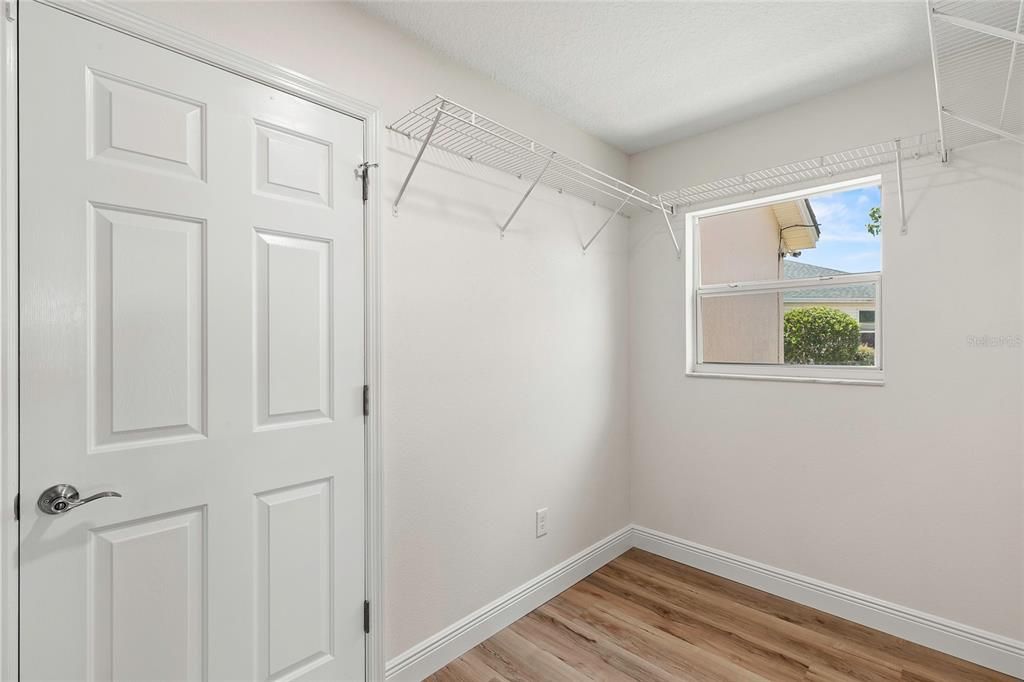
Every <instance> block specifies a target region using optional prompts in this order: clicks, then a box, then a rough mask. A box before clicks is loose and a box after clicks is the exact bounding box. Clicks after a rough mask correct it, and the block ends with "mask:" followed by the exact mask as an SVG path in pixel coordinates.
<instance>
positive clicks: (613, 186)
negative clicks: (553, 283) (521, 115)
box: [387, 95, 678, 253]
mask: <svg viewBox="0 0 1024 682" xmlns="http://www.w3.org/2000/svg"><path fill="white" fill-rule="evenodd" d="M387 128H388V130H391V131H394V132H396V133H399V134H401V135H405V136H406V137H408V138H409V139H411V140H416V141H417V142H419V143H420V149H419V152H418V153H417V154H416V158H415V159H414V160H413V163H412V167H411V168H410V169H409V173H408V175H407V176H406V178H405V182H403V183H402V187H401V189H400V190H399V191H398V195H397V196H396V197H395V203H394V205H393V206H392V211H393V212H394V214H395V215H398V205H399V203H401V201H402V197H403V196H405V192H406V190H407V189H408V187H409V181H410V180H411V179H412V176H413V173H415V171H416V167H417V166H418V165H419V163H420V159H421V158H422V157H423V152H424V151H425V150H426V148H427V147H428V146H430V147H436V148H437V149H440V150H443V151H445V152H448V153H450V154H454V155H456V156H459V157H462V158H465V159H468V160H470V161H474V162H477V163H480V164H483V165H485V166H488V167H490V168H494V169H496V170H499V171H503V172H505V173H509V174H511V175H514V176H516V177H518V178H521V179H523V180H529V181H530V182H531V184H530V186H529V188H528V189H527V190H526V193H525V194H524V195H523V197H522V198H521V199H520V200H519V203H518V204H517V205H516V206H515V208H514V209H513V210H512V213H511V215H509V217H508V219H507V220H506V221H505V222H504V223H503V224H501V225H499V226H498V228H499V231H500V234H501V235H502V236H504V235H505V230H507V229H508V226H509V225H510V224H511V223H512V220H513V219H514V218H515V217H516V214H518V213H519V209H520V208H522V206H523V204H524V203H525V202H526V200H527V199H528V198H529V197H530V194H532V193H533V190H534V189H535V188H536V187H537V185H538V184H542V185H545V186H547V187H551V188H552V189H555V190H557V191H558V192H559V193H563V192H564V193H565V194H571V195H572V196H575V197H577V198H579V199H583V200H584V201H588V202H590V203H591V204H593V205H595V206H602V207H604V208H607V209H608V210H610V211H611V212H612V213H611V215H609V216H608V219H607V220H605V222H604V224H602V225H601V227H600V228H598V230H597V231H596V232H595V233H594V234H593V236H591V237H590V239H589V240H587V242H586V243H585V244H583V245H582V246H583V252H584V253H586V251H587V249H588V248H589V247H590V245H591V244H593V243H594V240H595V239H597V237H598V236H599V235H600V234H601V232H602V231H604V228H605V227H607V226H608V224H609V223H610V222H611V221H612V218H614V217H615V216H616V215H619V214H622V215H624V216H626V217H627V218H628V217H631V216H632V215H633V211H632V209H637V208H638V209H640V210H643V211H647V212H653V211H659V212H662V213H664V214H666V215H667V214H668V213H671V212H672V207H671V205H669V204H666V203H665V202H663V201H661V199H660V198H659V197H657V196H655V195H653V194H650V193H648V192H645V191H643V190H641V189H639V188H637V187H634V186H633V185H630V184H629V183H627V182H624V181H622V180H619V179H618V178H615V177H613V176H611V175H608V174H607V173H603V172H601V171H599V170H597V169H596V168H593V167H591V166H588V165H587V164H585V163H583V162H581V161H577V160H576V159H573V158H570V157H568V156H565V155H564V154H561V153H559V152H557V151H555V150H554V149H552V148H551V147H548V146H547V145H544V144H541V143H540V142H537V141H536V140H533V139H531V138H529V137H527V136H525V135H523V134H522V133H519V132H517V131H515V130H512V129H511V128H508V127H506V126H504V125H502V124H500V123H498V122H496V121H494V120H493V119H490V118H488V117H486V116H483V115H482V114H480V113H478V112H476V111H473V110H472V109H470V108H468V107H465V106H462V105H461V104H458V103H456V102H453V101H452V100H450V99H448V98H447V97H442V96H441V95H436V96H435V97H434V98H433V99H431V100H429V101H427V102H426V103H424V104H422V105H420V106H419V107H417V108H415V109H413V110H411V111H410V112H409V113H407V114H406V115H405V116H403V117H401V118H400V119H398V120H397V121H395V122H394V123H392V124H391V125H389V126H387ZM673 239H674V236H673ZM677 251H678V249H677Z"/></svg>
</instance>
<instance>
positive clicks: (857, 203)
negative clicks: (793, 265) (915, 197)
mask: <svg viewBox="0 0 1024 682" xmlns="http://www.w3.org/2000/svg"><path fill="white" fill-rule="evenodd" d="M872 206H881V193H880V191H879V188H878V187H863V188H858V189H850V190H846V191H844V192H834V193H832V194H823V195H821V196H816V197H811V207H812V208H813V209H814V214H815V215H816V216H817V218H818V223H819V224H820V225H821V237H820V238H819V239H818V245H817V247H815V248H813V249H807V250H805V251H804V252H803V255H801V256H800V258H797V259H794V260H797V261H799V262H802V263H810V264H812V265H820V266H822V267H826V268H835V269H836V270H843V271H845V272H875V271H878V270H881V269H882V237H881V236H878V237H873V236H871V234H869V233H868V231H867V228H866V227H865V225H867V223H868V221H869V219H868V211H869V210H870V209H871V207H872Z"/></svg>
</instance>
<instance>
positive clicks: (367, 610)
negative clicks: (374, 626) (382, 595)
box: [363, 601, 370, 634]
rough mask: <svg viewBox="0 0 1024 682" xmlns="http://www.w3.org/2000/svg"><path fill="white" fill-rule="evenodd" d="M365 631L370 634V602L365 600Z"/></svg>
mask: <svg viewBox="0 0 1024 682" xmlns="http://www.w3.org/2000/svg"><path fill="white" fill-rule="evenodd" d="M363 632H364V633H366V634H370V602H369V601H364V602H363Z"/></svg>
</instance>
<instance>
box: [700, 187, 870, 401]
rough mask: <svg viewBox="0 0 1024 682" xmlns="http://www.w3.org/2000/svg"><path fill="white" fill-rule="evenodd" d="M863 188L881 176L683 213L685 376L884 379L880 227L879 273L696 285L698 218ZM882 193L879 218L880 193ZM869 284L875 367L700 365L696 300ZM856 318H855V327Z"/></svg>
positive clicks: (822, 380)
mask: <svg viewBox="0 0 1024 682" xmlns="http://www.w3.org/2000/svg"><path fill="white" fill-rule="evenodd" d="M862 187H882V176H881V175H872V176H867V177H861V178H857V179H854V180H846V181H843V182H835V183H832V184H828V185H822V186H815V187H811V188H806V189H800V190H795V191H792V192H786V193H783V194H775V195H773V196H770V197H762V198H758V199H751V200H748V201H742V202H738V203H732V204H723V205H718V206H714V207H711V208H705V209H700V210H697V211H690V212H688V213H687V214H686V236H685V242H686V250H687V253H689V254H690V267H689V268H687V269H686V270H687V276H686V302H687V307H688V308H689V311H688V314H687V315H686V375H687V376H692V377H717V378H728V379H754V380H768V381H797V382H807V383H835V384H860V385H872V386H880V385H883V384H884V382H885V375H884V373H883V370H882V368H883V364H882V361H883V357H882V343H883V338H882V337H883V334H882V329H883V322H882V317H883V314H882V311H883V305H882V272H884V271H885V266H884V255H885V234H886V231H885V229H883V230H882V234H881V239H882V243H881V249H882V259H881V262H882V268H881V270H882V271H881V272H873V273H865V274H851V275H836V276H833V277H821V278H813V279H789V280H777V281H760V282H730V283H728V284H714V285H706V286H701V284H700V231H699V230H698V229H697V221H698V220H699V219H701V218H707V217H710V216H714V215H721V214H723V213H731V212H734V211H741V210H745V209H749V208H757V207H760V206H766V205H769V204H774V203H777V202H780V201H787V200H791V199H803V198H808V197H814V196H820V195H823V194H832V193H834V192H839V191H845V190H851V189H858V188H862ZM881 194H882V204H883V210H882V216H883V221H884V216H885V215H886V211H885V210H884V204H885V196H884V195H885V193H884V191H883V192H881ZM865 282H868V283H871V284H874V285H875V365H874V366H871V367H860V366H849V365H768V364H741V363H735V364H734V363H718V362H715V363H703V362H700V361H699V359H700V358H701V357H702V354H701V351H702V348H701V345H702V338H701V326H700V325H701V310H700V305H701V299H702V298H703V297H710V296H729V295H733V296H734V295H736V294H739V293H770V292H773V291H779V292H781V291H786V290H789V289H803V288H820V287H821V286H822V285H837V284H857V283H865ZM859 324H860V320H859V319H858V326H859Z"/></svg>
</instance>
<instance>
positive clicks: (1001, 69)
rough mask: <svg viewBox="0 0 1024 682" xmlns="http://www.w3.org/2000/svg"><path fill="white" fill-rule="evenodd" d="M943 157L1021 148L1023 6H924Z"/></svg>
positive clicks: (944, 0) (958, 2) (943, 2)
mask: <svg viewBox="0 0 1024 682" xmlns="http://www.w3.org/2000/svg"><path fill="white" fill-rule="evenodd" d="M926 4H927V7H928V31H929V38H930V41H931V51H932V66H933V70H934V75H935V93H936V104H937V113H938V119H939V133H940V136H941V138H942V149H943V152H944V155H945V153H946V152H948V151H949V150H953V149H958V148H962V147H966V146H968V145H971V144H976V143H978V142H986V141H988V140H994V139H1000V138H1001V139H1004V140H1011V141H1013V142H1017V143H1019V144H1024V48H1022V45H1024V0H997V1H994V2H964V1H963V0H927V3H926Z"/></svg>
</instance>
